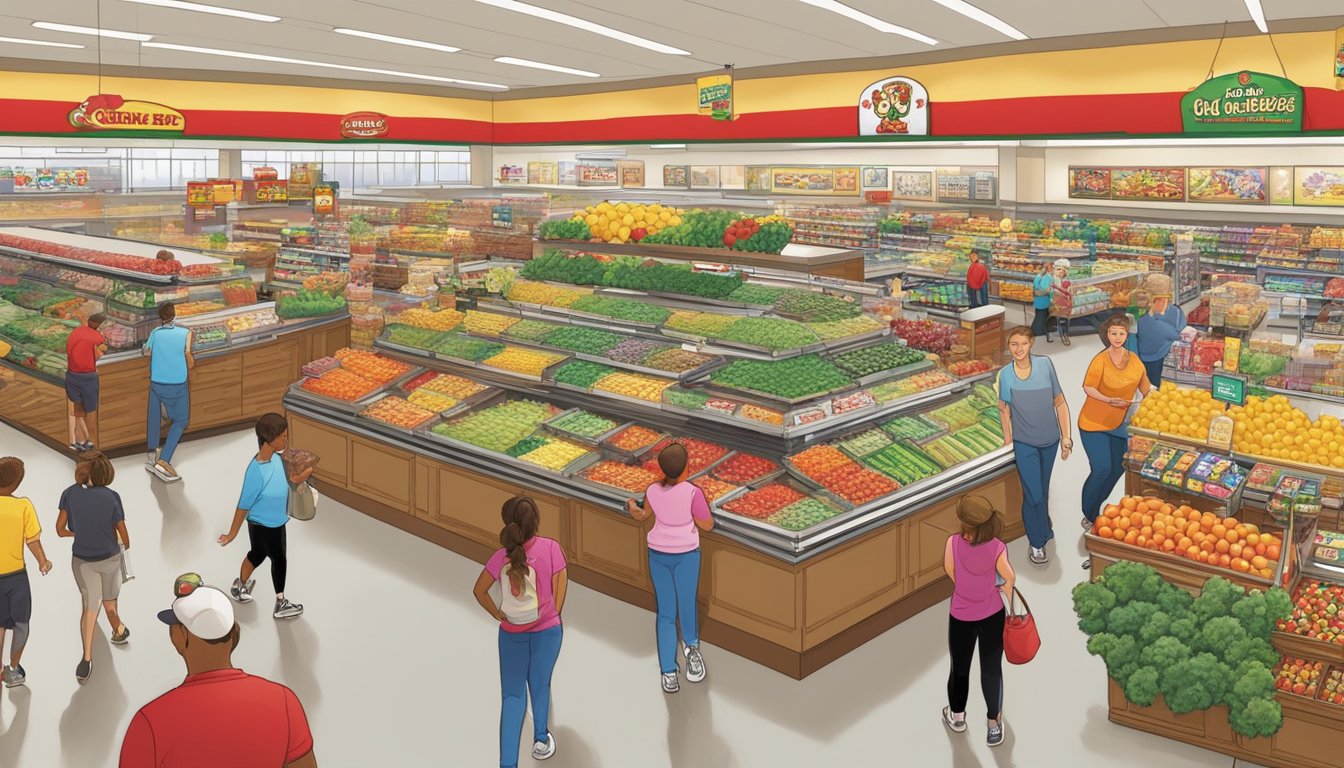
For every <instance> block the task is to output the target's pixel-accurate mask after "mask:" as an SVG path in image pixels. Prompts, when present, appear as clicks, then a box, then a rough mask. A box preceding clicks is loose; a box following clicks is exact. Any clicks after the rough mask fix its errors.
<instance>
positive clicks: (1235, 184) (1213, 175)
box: [1186, 168, 1269, 205]
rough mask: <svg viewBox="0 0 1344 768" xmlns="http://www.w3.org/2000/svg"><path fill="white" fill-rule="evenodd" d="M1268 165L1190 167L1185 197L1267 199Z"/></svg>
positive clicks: (1209, 200) (1208, 200) (1260, 202)
mask: <svg viewBox="0 0 1344 768" xmlns="http://www.w3.org/2000/svg"><path fill="white" fill-rule="evenodd" d="M1268 177H1269V169H1268V168H1190V169H1188V170H1187V177H1186V181H1187V184H1188V186H1189V189H1188V191H1187V192H1186V197H1187V198H1188V199H1189V200H1190V202H1192V203H1251V204H1253V205H1265V204H1267V203H1268V202H1269V183H1268Z"/></svg>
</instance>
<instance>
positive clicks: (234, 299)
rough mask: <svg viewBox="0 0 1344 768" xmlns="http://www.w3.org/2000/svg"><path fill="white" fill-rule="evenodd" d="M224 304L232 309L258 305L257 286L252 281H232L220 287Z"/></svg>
mask: <svg viewBox="0 0 1344 768" xmlns="http://www.w3.org/2000/svg"><path fill="white" fill-rule="evenodd" d="M219 291H220V295H221V296H223V297H224V303H225V304H226V305H228V306H230V307H246V306H248V305H250V304H256V303H257V286H256V285H254V284H253V283H252V281H251V280H230V281H229V282H227V283H224V284H223V285H221V286H219Z"/></svg>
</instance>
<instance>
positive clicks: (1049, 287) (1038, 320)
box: [1031, 261, 1055, 341]
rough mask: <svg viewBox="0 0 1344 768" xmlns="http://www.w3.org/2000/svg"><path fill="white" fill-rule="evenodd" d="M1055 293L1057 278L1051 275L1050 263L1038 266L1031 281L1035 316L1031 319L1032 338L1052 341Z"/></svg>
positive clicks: (1045, 262)
mask: <svg viewBox="0 0 1344 768" xmlns="http://www.w3.org/2000/svg"><path fill="white" fill-rule="evenodd" d="M1054 293H1055V277H1054V275H1052V274H1051V273H1050V262H1048V261H1043V262H1041V263H1040V264H1038V265H1037V266H1036V276H1035V277H1034V278H1032V280H1031V307H1032V309H1034V310H1035V314H1034V315H1032V318H1031V333H1032V336H1034V337H1036V338H1040V337H1041V336H1045V337H1046V339H1045V340H1046V341H1050V337H1049V332H1048V328H1049V323H1050V301H1051V298H1052V297H1053V296H1054Z"/></svg>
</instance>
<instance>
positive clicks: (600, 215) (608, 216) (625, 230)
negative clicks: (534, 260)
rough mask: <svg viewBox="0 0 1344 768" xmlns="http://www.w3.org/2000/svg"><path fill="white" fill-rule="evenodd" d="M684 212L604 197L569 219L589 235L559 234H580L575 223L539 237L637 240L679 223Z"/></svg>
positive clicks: (547, 238)
mask: <svg viewBox="0 0 1344 768" xmlns="http://www.w3.org/2000/svg"><path fill="white" fill-rule="evenodd" d="M683 214H684V212H683V211H682V210H681V209H680V208H673V207H672V206H664V205H662V204H660V203H653V204H651V205H644V204H643V203H612V202H610V201H606V200H604V201H602V202H600V203H598V204H597V205H590V206H588V207H586V208H584V209H583V210H582V211H578V212H576V213H575V214H574V216H573V217H572V218H571V219H569V222H570V223H571V224H572V225H577V224H582V225H583V226H584V227H585V228H586V229H587V230H588V232H589V235H588V237H562V235H576V234H581V230H579V228H578V227H577V226H571V227H567V228H559V229H557V228H552V229H550V230H549V236H548V231H543V232H542V233H541V237H542V239H543V240H588V239H592V240H595V241H597V242H603V243H627V242H629V243H638V242H640V241H641V240H644V239H645V238H647V237H648V236H650V235H653V234H657V233H659V232H661V231H663V230H664V229H666V228H669V227H673V228H675V227H678V226H680V225H681V223H682V215H683ZM546 223H548V224H549V223H551V222H546ZM650 242H652V241H650Z"/></svg>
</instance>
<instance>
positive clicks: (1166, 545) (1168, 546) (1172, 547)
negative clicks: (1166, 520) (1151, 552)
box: [1162, 539, 1176, 552]
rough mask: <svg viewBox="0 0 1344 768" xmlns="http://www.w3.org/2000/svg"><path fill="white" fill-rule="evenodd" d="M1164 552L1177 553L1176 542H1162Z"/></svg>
mask: <svg viewBox="0 0 1344 768" xmlns="http://www.w3.org/2000/svg"><path fill="white" fill-rule="evenodd" d="M1162 551H1163V552H1175V551H1176V542H1174V541H1172V540H1171V539H1167V540H1166V541H1164V542H1162Z"/></svg>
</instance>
